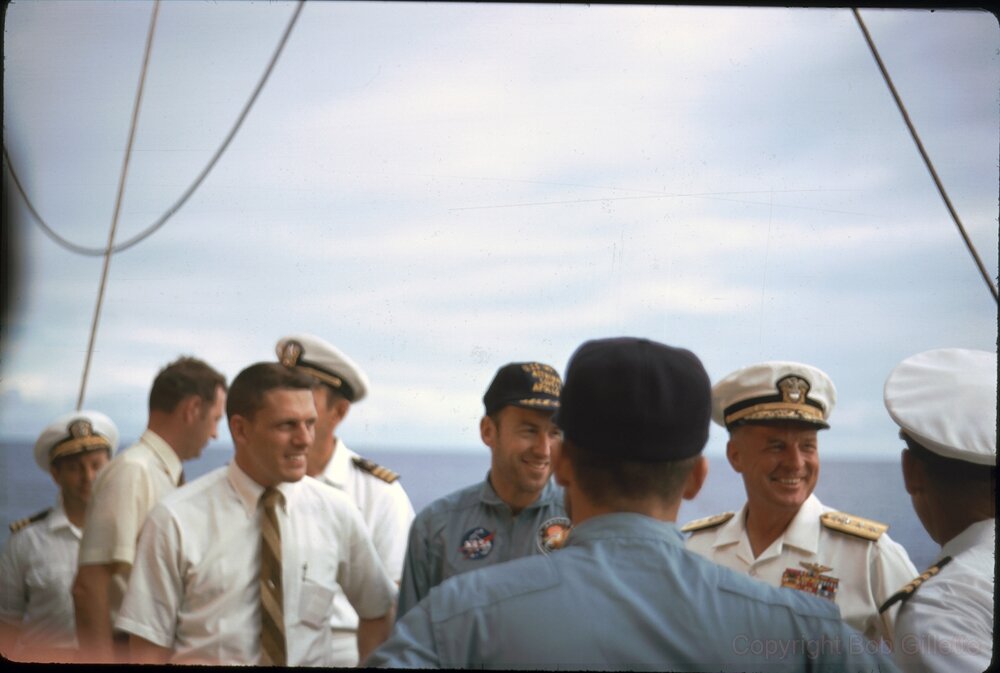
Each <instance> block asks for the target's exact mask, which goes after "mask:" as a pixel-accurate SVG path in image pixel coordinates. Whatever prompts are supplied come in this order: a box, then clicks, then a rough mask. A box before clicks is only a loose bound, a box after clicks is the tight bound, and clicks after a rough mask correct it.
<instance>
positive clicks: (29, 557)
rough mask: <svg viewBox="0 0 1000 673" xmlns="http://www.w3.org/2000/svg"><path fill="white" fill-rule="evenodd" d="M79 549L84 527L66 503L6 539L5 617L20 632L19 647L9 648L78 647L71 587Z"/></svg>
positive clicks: (0, 575)
mask: <svg viewBox="0 0 1000 673" xmlns="http://www.w3.org/2000/svg"><path fill="white" fill-rule="evenodd" d="M79 550H80V529H79V528H77V527H76V526H74V525H73V524H72V523H71V522H70V520H69V519H68V518H67V517H66V511H65V510H64V509H63V507H62V504H61V503H60V504H57V505H56V506H55V507H54V508H52V509H51V510H50V511H49V513H48V514H47V515H46V516H45V517H44V518H42V519H39V520H38V521H35V522H33V523H31V524H28V525H27V526H26V527H24V528H22V529H21V530H19V531H17V532H16V533H13V534H12V535H11V536H10V537H9V538H8V539H7V544H6V545H5V546H4V549H3V552H2V553H0V621H3V622H5V623H8V624H12V625H15V626H17V627H18V628H19V629H20V633H19V636H18V642H17V644H16V645H15V648H16V649H15V652H13V653H5V654H7V655H8V656H10V655H12V654H13V655H14V656H15V657H16V656H17V650H20V649H22V648H24V649H25V650H28V649H31V650H35V651H38V650H39V649H44V648H48V647H52V648H70V649H71V648H75V647H76V644H77V643H76V623H75V620H74V616H73V598H72V596H71V594H70V589H71V588H72V586H73V578H74V577H75V576H76V560H77V553H78V552H79Z"/></svg>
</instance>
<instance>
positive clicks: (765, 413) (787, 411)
mask: <svg viewBox="0 0 1000 673" xmlns="http://www.w3.org/2000/svg"><path fill="white" fill-rule="evenodd" d="M836 401H837V390H836V389H835V388H834V387H833V381H831V380H830V377H829V376H827V375H826V374H825V373H824V372H823V371H821V370H819V369H817V368H816V367H813V366H811V365H805V364H801V363H798V362H762V363H760V364H755V365H750V366H749V367H744V368H743V369H739V370H737V371H735V372H733V373H732V374H730V375H729V376H727V377H725V378H724V379H722V380H721V381H719V382H718V383H716V384H715V386H713V388H712V420H714V421H715V422H716V423H718V424H719V425H722V426H724V427H726V428H728V429H730V430H731V429H732V428H734V427H736V426H738V425H742V424H744V423H779V422H795V423H807V424H809V425H814V426H816V427H818V428H821V429H825V428H829V427H830V424H829V423H827V419H829V418H830V412H831V411H833V405H834V404H835V403H836Z"/></svg>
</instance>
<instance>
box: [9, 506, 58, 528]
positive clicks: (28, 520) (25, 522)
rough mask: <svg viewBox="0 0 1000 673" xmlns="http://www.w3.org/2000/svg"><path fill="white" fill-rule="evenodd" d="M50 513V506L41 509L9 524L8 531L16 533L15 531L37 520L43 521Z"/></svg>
mask: <svg viewBox="0 0 1000 673" xmlns="http://www.w3.org/2000/svg"><path fill="white" fill-rule="evenodd" d="M51 513H52V508H51V507H50V508H48V509H44V510H42V511H41V512H39V513H38V514H32V515H31V516H29V517H25V518H24V519H19V520H18V521H15V522H14V523H12V524H11V525H10V532H11V533H16V532H17V531H19V530H21V529H23V528H27V527H28V526H30V525H31V524H33V523H36V522H38V521H44V520H45V517H47V516H48V515H49V514H51Z"/></svg>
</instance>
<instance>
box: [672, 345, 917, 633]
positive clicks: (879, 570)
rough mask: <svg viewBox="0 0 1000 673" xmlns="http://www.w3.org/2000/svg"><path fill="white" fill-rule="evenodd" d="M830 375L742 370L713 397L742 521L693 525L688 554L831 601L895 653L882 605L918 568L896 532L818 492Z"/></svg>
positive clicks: (802, 369) (769, 365) (787, 366)
mask: <svg viewBox="0 0 1000 673" xmlns="http://www.w3.org/2000/svg"><path fill="white" fill-rule="evenodd" d="M835 401H836V390H835V388H834V386H833V382H832V381H831V380H830V377H828V376H827V375H826V373H824V372H823V371H821V370H819V369H817V368H816V367H813V366H810V365H806V364H801V363H798V362H764V363H760V364H756V365H751V366H749V367H745V368H743V369H739V370H737V371H735V372H733V373H732V374H730V375H728V376H726V377H725V378H723V379H722V380H721V381H719V382H718V383H716V384H715V386H714V387H713V389H712V417H713V419H714V420H715V422H716V423H718V424H719V425H722V426H724V427H725V428H726V429H727V430H728V431H729V442H728V443H727V444H726V457H727V458H728V459H729V464H730V465H731V466H732V467H733V469H734V470H736V471H737V472H739V473H740V475H741V476H742V477H743V485H744V487H745V489H746V493H747V502H746V504H745V505H744V506H743V508H742V509H741V510H740V511H739V512H738V513H736V514H733V513H732V512H728V513H726V514H722V515H717V516H713V517H707V518H706V519H700V520H698V521H694V522H691V523H689V524H687V525H685V526H684V527H683V529H682V530H684V531H685V532H690V533H691V537H690V538H689V539H688V541H687V547H688V549H690V550H692V551H696V552H698V553H699V554H701V555H703V556H705V557H706V558H709V559H711V560H712V561H715V562H716V563H720V564H722V565H724V566H726V567H727V568H732V569H733V570H736V571H738V572H741V573H745V574H747V575H750V576H751V577H756V578H757V579H760V580H763V581H765V582H767V583H768V584H771V585H773V586H781V587H786V588H791V589H797V590H799V591H804V592H808V593H812V594H816V595H818V596H822V597H824V598H826V599H828V600H830V601H833V602H835V603H836V604H837V606H838V607H839V608H840V612H841V614H842V615H843V617H844V619H845V620H846V621H847V623H848V624H850V625H851V626H853V627H854V628H855V629H857V630H858V631H861V632H862V633H863V634H865V636H867V637H868V638H869V639H870V640H872V641H875V642H877V641H882V642H884V643H885V647H891V644H892V640H893V622H894V619H895V613H896V610H889V611H885V612H882V613H881V614H880V613H879V611H878V608H879V606H880V605H881V604H882V602H883V601H885V600H886V599H887V598H888V597H889V596H891V595H892V593H893V592H894V591H896V590H897V589H898V588H899V587H900V586H902V584H904V583H906V582H907V581H909V580H908V579H907V578H910V579H912V577H913V574H915V572H916V569H915V568H914V567H913V564H912V563H911V562H910V558H909V556H908V555H907V554H906V551H905V550H904V549H903V547H902V546H900V545H899V544H898V543H896V542H894V541H893V540H892V539H890V538H889V536H888V535H887V534H886V529H887V528H888V526H886V525H885V524H882V523H878V522H876V521H871V520H869V519H864V518H862V517H858V516H855V515H854V514H847V513H844V512H837V511H834V510H833V509H832V508H830V507H827V506H825V505H824V504H823V503H822V502H820V501H819V499H818V498H817V497H816V496H815V495H814V494H813V489H814V488H815V487H816V482H817V481H818V479H819V468H820V452H819V438H818V431H819V430H823V429H826V428H829V423H828V420H829V417H830V412H831V411H832V410H833V405H834V403H835Z"/></svg>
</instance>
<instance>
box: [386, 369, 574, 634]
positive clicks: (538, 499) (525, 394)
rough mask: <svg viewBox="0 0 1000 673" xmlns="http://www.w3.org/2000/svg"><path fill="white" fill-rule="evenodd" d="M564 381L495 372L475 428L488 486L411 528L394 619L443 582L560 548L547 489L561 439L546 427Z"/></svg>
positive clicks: (562, 525) (440, 506)
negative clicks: (485, 454) (485, 453)
mask: <svg viewBox="0 0 1000 673" xmlns="http://www.w3.org/2000/svg"><path fill="white" fill-rule="evenodd" d="M561 387H562V379H560V378H559V374H558V372H556V370H555V369H553V368H552V367H551V366H549V365H546V364H542V363H540V362H512V363H510V364H507V365H504V366H503V367H501V368H500V369H499V371H497V373H496V375H495V376H494V377H493V381H492V382H491V383H490V385H489V388H488V389H487V390H486V394H485V395H484V396H483V404H484V406H485V407H486V414H485V415H484V416H483V418H482V420H481V421H480V423H479V433H480V437H481V438H482V440H483V443H484V444H486V446H488V447H489V449H490V454H491V457H490V471H489V473H488V474H487V475H486V480H485V481H483V482H480V483H478V484H473V485H472V486H468V487H466V488H464V489H462V490H460V491H456V492H455V493H452V494H450V495H447V496H445V497H443V498H440V499H438V500H435V501H434V502H432V503H431V504H430V505H428V506H427V507H426V508H424V509H423V510H422V511H421V512H420V513H419V514H418V515H417V518H416V519H415V520H414V522H413V526H412V528H411V529H410V539H409V546H408V548H407V552H406V562H405V563H404V566H403V583H402V585H401V586H400V590H399V608H398V611H397V615H396V618H397V620H398V619H400V618H401V617H402V616H403V615H404V614H406V611H407V610H409V609H410V608H412V607H413V606H415V605H416V604H417V603H418V602H420V599H421V598H423V597H424V596H426V595H427V592H428V591H430V589H431V588H432V587H434V586H436V585H437V584H440V583H441V582H442V581H443V580H445V579H447V578H449V577H451V576H453V575H458V574H460V573H464V572H468V571H470V570H477V569H479V568H483V567H485V566H488V565H493V564H494V563H501V562H504V561H509V560H511V559H515V558H520V557H522V556H528V555H531V554H542V553H549V552H551V551H553V550H555V549H557V548H558V547H559V546H561V544H562V541H563V540H564V538H565V536H566V534H567V532H568V531H569V525H570V524H569V519H568V518H567V517H566V513H565V511H564V510H563V496H562V491H561V489H559V488H558V487H557V486H556V485H555V484H553V483H552V480H551V479H550V475H551V473H552V464H551V456H552V451H553V449H554V447H555V446H556V445H557V444H558V442H559V439H560V432H559V429H558V428H557V427H556V425H555V424H554V423H553V422H552V414H553V413H554V412H555V410H556V409H558V408H559V391H560V388H561Z"/></svg>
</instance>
